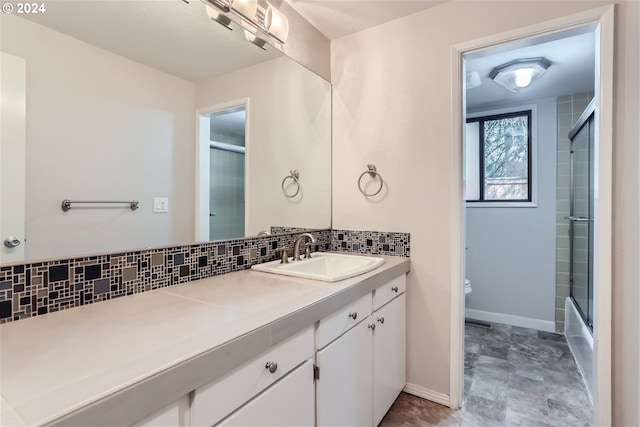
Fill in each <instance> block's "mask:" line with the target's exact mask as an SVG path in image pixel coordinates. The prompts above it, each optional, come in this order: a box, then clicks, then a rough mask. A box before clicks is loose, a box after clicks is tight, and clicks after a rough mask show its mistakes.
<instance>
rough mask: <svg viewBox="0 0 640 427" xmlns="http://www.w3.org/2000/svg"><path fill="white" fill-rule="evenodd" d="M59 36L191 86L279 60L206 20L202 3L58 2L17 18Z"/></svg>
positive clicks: (236, 31) (142, 0)
mask: <svg viewBox="0 0 640 427" xmlns="http://www.w3.org/2000/svg"><path fill="white" fill-rule="evenodd" d="M21 16H23V17H26V18H28V19H30V20H32V21H35V22H38V23H40V24H42V25H45V26H47V27H49V28H52V29H54V30H56V31H59V32H61V33H65V34H67V35H70V36H72V37H75V38H77V39H80V40H83V41H85V42H87V43H90V44H93V45H96V46H98V47H101V48H103V49H106V50H109V51H111V52H114V53H116V54H118V55H121V56H124V57H126V58H129V59H131V60H134V61H136V62H140V63H142V64H145V65H149V66H151V67H153V68H157V69H159V70H162V71H165V72H167V73H170V74H173V75H175V76H178V77H182V78H184V79H186V80H190V81H200V80H203V79H207V78H210V77H214V76H218V75H222V74H226V73H228V72H231V71H234V70H238V69H240V68H244V67H248V66H250V65H254V64H257V63H260V62H263V61H267V60H269V59H273V58H277V57H280V56H282V54H281V53H280V52H278V51H277V50H275V49H273V48H268V49H267V50H266V51H263V50H261V49H260V48H258V47H257V46H255V45H253V44H251V43H249V42H247V40H246V39H245V37H244V33H243V31H242V30H241V29H240V28H239V27H238V26H237V25H235V24H233V23H232V26H233V28H234V30H233V31H229V30H228V29H226V28H224V27H222V26H221V25H220V24H218V23H216V22H214V21H212V20H211V19H209V17H208V16H207V13H206V9H205V5H204V3H202V2H201V1H195V0H194V1H191V2H190V3H189V4H186V3H184V2H182V1H179V0H166V1H158V0H118V1H114V0H109V1H105V0H84V1H77V0H57V1H50V2H48V3H47V12H46V13H44V14H33V15H21Z"/></svg>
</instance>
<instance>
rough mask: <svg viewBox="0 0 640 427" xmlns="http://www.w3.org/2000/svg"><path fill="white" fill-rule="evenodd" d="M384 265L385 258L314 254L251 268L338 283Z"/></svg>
mask: <svg viewBox="0 0 640 427" xmlns="http://www.w3.org/2000/svg"><path fill="white" fill-rule="evenodd" d="M383 263H384V259H383V258H376V257H368V256H361V255H351V254H349V255H347V254H336V253H327V252H314V253H313V255H312V258H310V259H304V258H303V259H301V260H300V261H293V258H289V263H287V264H282V263H281V262H280V260H277V261H271V262H265V263H264V264H257V265H254V266H252V267H251V269H252V270H257V271H264V272H266V273H274V274H284V275H285V276H295V277H303V278H305V279H314V280H322V281H325V282H337V281H338V280H343V279H348V278H350V277H354V276H358V275H360V274H364V273H366V272H368V271H371V270H373V269H375V268H377V267H379V266H381V265H382V264H383Z"/></svg>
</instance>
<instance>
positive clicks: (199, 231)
mask: <svg viewBox="0 0 640 427" xmlns="http://www.w3.org/2000/svg"><path fill="white" fill-rule="evenodd" d="M235 107H244V111H245V121H244V127H245V137H244V141H245V142H244V145H245V147H246V148H247V151H246V154H245V164H249V161H250V156H251V150H249V145H250V132H249V128H250V127H249V123H250V122H249V118H250V117H249V116H250V113H249V98H241V99H236V100H233V101H227V102H223V103H220V104H216V105H212V106H209V107H204V108H200V109H197V110H196V138H195V139H196V140H195V144H196V149H195V154H196V158H195V165H196V167H195V170H196V176H195V182H196V193H195V195H196V197H195V199H196V209H195V230H194V232H195V241H196V242H203V241H209V240H210V239H209V173H210V171H209V138H208V137H207V139H206V141H205V140H203V135H204V134H207V135H208V133H207V130H208V128H207V129H205V128H203V126H208V121H206V122H207V124H206V125H205V124H204V122H205V120H203V118H204V116H206V115H209V114H211V113H217V112H219V111H224V110H228V109H231V108H235ZM250 179H251V176H250V172H249V168H248V167H245V172H244V185H245V212H249V197H248V194H247V189H248V188H249V185H248V183H249V181H250ZM244 221H245V223H244V229H245V232H246V230H248V228H247V225H248V224H247V221H248V215H245V220H244Z"/></svg>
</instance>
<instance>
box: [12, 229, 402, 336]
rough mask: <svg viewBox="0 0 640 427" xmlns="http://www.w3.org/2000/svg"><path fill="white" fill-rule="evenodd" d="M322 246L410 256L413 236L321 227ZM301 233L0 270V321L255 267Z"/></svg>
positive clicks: (318, 240)
mask: <svg viewBox="0 0 640 427" xmlns="http://www.w3.org/2000/svg"><path fill="white" fill-rule="evenodd" d="M313 234H314V235H315V236H316V243H315V245H314V246H315V247H314V248H313V249H314V251H326V250H334V251H349V252H360V253H368V254H380V255H392V256H404V257H408V256H409V234H408V233H384V232H371V231H345V230H331V231H329V230H325V231H320V232H313ZM296 237H297V235H295V234H291V235H278V236H264V237H256V238H250V239H238V240H227V241H220V242H211V243H201V244H195V245H187V246H175V247H163V248H156V249H149V250H144V251H132V252H122V253H115V254H106V255H97V256H88V257H78V258H69V259H62V260H53V261H46V262H35V263H29V264H22V265H13V266H5V267H0V324H1V323H7V322H11V321H15V320H20V319H24V318H27V317H32V316H37V315H42V314H46V313H51V312H55V311H59V310H65V309H69V308H72V307H79V306H82V305H85V304H92V303H95V302H99V301H105V300H110V299H113V298H119V297H122V296H125V295H132V294H136V293H140V292H145V291H149V290H152V289H158V288H162V287H166V286H172V285H177V284H179V283H186V282H190V281H192V280H198V279H204V278H207V277H211V276H216V275H219V274H224V273H230V272H233V271H239V270H244V269H248V268H251V266H252V265H254V264H259V263H263V262H268V261H273V260H274V259H276V255H275V249H276V248H281V247H283V246H286V247H289V248H290V247H292V246H293V242H294V240H295V238H296Z"/></svg>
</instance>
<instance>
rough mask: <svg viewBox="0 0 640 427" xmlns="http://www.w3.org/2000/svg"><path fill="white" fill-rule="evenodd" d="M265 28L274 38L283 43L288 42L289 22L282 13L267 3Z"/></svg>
mask: <svg viewBox="0 0 640 427" xmlns="http://www.w3.org/2000/svg"><path fill="white" fill-rule="evenodd" d="M264 28H265V29H266V30H267V32H268V33H269V34H271V35H272V36H273V37H275V38H277V39H278V40H280V41H281V42H282V43H284V42H286V41H287V37H288V36H289V21H288V20H287V17H286V16H284V14H283V13H282V12H280V11H279V10H278V9H276V8H275V7H274V6H273V5H272V4H271V3H269V2H267V9H266V11H265V14H264Z"/></svg>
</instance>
